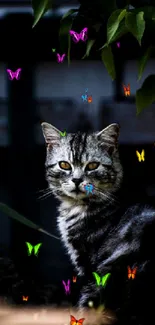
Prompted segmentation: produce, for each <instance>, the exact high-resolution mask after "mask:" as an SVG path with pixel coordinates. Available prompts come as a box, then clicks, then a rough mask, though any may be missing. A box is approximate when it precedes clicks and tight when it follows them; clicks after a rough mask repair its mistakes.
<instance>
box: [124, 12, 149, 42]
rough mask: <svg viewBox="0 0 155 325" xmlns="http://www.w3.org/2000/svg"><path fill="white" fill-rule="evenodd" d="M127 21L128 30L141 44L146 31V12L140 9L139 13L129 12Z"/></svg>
mask: <svg viewBox="0 0 155 325" xmlns="http://www.w3.org/2000/svg"><path fill="white" fill-rule="evenodd" d="M125 23H126V26H127V28H128V31H129V32H130V33H132V34H133V36H134V37H135V38H136V39H137V41H138V42H139V44H140V45H141V40H142V37H143V34H144V31H145V20H144V12H143V11H140V12H139V13H138V14H135V13H131V12H128V13H127V14H126V16H125Z"/></svg>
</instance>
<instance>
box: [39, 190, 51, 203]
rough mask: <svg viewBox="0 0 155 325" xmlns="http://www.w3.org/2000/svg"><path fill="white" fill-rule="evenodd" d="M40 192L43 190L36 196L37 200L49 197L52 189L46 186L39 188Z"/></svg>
mask: <svg viewBox="0 0 155 325" xmlns="http://www.w3.org/2000/svg"><path fill="white" fill-rule="evenodd" d="M40 192H43V194H42V195H40V196H38V198H37V200H42V199H45V198H47V197H49V196H50V195H51V194H52V191H51V189H49V188H47V189H45V190H40Z"/></svg>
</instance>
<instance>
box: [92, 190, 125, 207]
mask: <svg viewBox="0 0 155 325" xmlns="http://www.w3.org/2000/svg"><path fill="white" fill-rule="evenodd" d="M94 189H95V191H96V192H97V193H98V194H99V195H100V196H101V197H104V198H106V199H108V200H109V201H112V202H113V203H119V202H118V200H117V199H116V197H115V196H114V195H113V194H112V193H103V192H102V191H100V190H99V189H98V188H96V187H94Z"/></svg>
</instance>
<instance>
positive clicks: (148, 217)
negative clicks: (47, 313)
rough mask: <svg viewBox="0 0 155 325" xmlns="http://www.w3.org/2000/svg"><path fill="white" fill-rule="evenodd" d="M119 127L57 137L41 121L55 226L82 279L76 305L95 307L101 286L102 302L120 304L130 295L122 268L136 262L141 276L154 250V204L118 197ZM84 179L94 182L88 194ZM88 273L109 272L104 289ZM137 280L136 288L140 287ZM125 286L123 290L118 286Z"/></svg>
mask: <svg viewBox="0 0 155 325" xmlns="http://www.w3.org/2000/svg"><path fill="white" fill-rule="evenodd" d="M119 129H120V128H119V126H118V124H116V123H114V124H111V125H109V126H108V127H106V128H105V129H103V130H102V131H100V132H94V133H90V134H87V133H80V132H78V133H75V134H67V135H66V136H65V137H61V135H60V131H59V130H58V129H56V128H55V127H53V126H52V125H50V124H48V123H42V130H43V135H44V138H45V141H46V144H47V156H46V163H45V167H46V179H47V181H48V186H49V188H50V190H51V191H52V193H53V194H54V195H55V196H56V197H57V198H58V199H59V200H60V206H59V216H58V219H57V221H58V227H59V230H60V233H61V238H62V241H63V243H64V245H65V247H66V249H67V251H68V254H69V256H70V259H71V261H72V263H73V265H74V267H75V269H76V271H77V273H78V276H80V277H81V279H83V282H82V283H83V288H82V290H81V296H80V299H79V306H80V307H86V306H88V303H89V301H93V302H94V306H95V305H97V304H99V303H100V294H101V291H104V298H105V299H106V294H107V301H109V300H112V301H113V302H111V306H110V307H111V308H112V307H113V306H115V308H114V309H116V310H117V309H119V302H118V303H117V299H118V300H120V301H121V304H123V303H124V301H126V299H128V296H131V299H133V298H132V293H131V291H130V289H129V288H128V285H127V284H126V283H127V267H128V266H130V267H132V268H133V267H137V274H136V278H137V279H138V276H139V275H140V274H141V276H140V279H142V281H143V275H144V274H145V272H146V270H147V271H148V270H150V260H151V259H152V256H153V255H154V253H153V245H154V243H155V240H154V237H155V236H154V235H155V232H154V229H155V228H154V225H155V211H154V209H153V208H150V207H148V206H146V205H144V206H140V205H138V204H137V205H135V206H129V207H126V206H125V204H124V202H120V201H119V193H120V192H121V186H122V182H123V168H122V165H121V162H120V159H119V151H118V137H119ZM89 184H93V187H94V191H93V194H90V195H88V194H87V193H86V191H85V185H89ZM146 241H147V247H146V244H145V243H146ZM151 265H152V264H151ZM153 266H154V260H153ZM151 267H152V266H151ZM92 272H97V273H98V274H100V275H102V276H103V275H105V274H106V273H108V272H110V273H111V279H110V280H109V284H107V288H108V293H107V290H106V289H105V290H103V288H102V289H101V287H97V286H96V283H95V280H94V278H93V275H92ZM118 279H119V280H118ZM149 280H150V281H151V278H149ZM119 281H120V284H119V285H118V282H119ZM134 281H136V279H135V280H134ZM137 283H138V289H137V291H136V292H140V291H139V290H140V289H139V288H140V287H139V281H138V282H137ZM113 284H114V286H113ZM124 286H125V288H126V289H120V288H124ZM144 287H145V285H143V288H144ZM116 288H117V290H118V291H117V293H116V290H115V289H116ZM152 288H154V287H152ZM122 290H123V291H122ZM119 291H120V292H121V293H119ZM109 292H111V297H110V298H108V297H109V295H110V293H109ZM124 294H125V295H124ZM121 295H122V296H121ZM134 295H135V291H134ZM120 296H121V297H120ZM112 298H113V299H112ZM114 300H115V302H114ZM121 306H122V305H121Z"/></svg>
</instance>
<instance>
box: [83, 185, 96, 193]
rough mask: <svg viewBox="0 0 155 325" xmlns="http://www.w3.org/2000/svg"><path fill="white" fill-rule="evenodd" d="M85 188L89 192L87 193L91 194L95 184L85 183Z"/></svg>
mask: <svg viewBox="0 0 155 325" xmlns="http://www.w3.org/2000/svg"><path fill="white" fill-rule="evenodd" d="M84 189H85V191H86V192H87V195H88V194H89V193H90V194H93V191H94V185H93V184H87V185H84Z"/></svg>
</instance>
